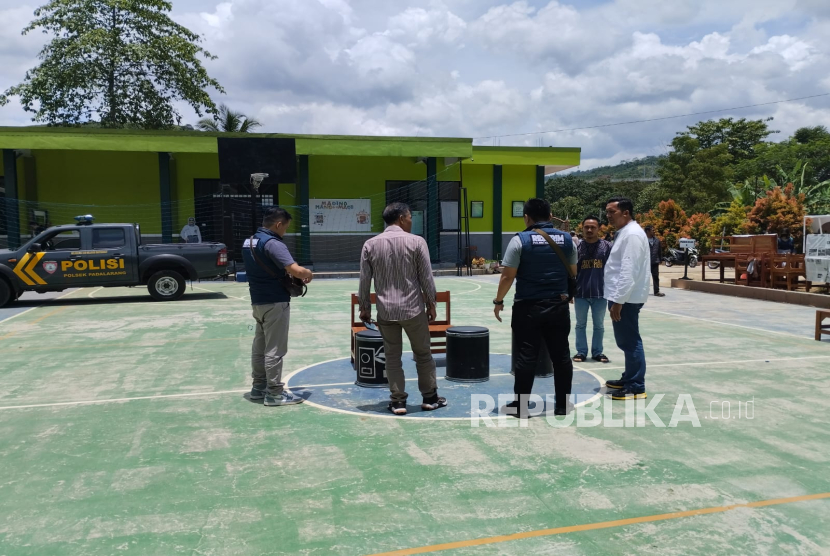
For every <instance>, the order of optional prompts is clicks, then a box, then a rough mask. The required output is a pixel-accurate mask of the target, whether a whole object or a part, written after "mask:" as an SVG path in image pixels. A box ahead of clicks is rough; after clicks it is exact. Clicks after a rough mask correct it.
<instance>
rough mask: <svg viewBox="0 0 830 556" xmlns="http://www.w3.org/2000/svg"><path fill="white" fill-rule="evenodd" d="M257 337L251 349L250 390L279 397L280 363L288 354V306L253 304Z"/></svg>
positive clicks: (280, 390)
mask: <svg viewBox="0 0 830 556" xmlns="http://www.w3.org/2000/svg"><path fill="white" fill-rule="evenodd" d="M252 308H253V313H254V320H255V321H256V334H255V335H254V345H253V348H252V350H251V369H252V370H251V377H252V378H253V387H254V388H257V389H259V390H267V391H268V393H269V394H272V395H275V396H276V395H279V394H282V390H283V387H284V386H285V385H284V384H283V382H282V360H283V358H284V357H285V354H286V353H287V352H288V321H289V318H290V317H291V304H290V303H271V304H269V305H252Z"/></svg>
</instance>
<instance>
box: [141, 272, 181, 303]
mask: <svg viewBox="0 0 830 556" xmlns="http://www.w3.org/2000/svg"><path fill="white" fill-rule="evenodd" d="M186 288H187V284H186V283H185V281H184V277H183V276H182V275H181V274H179V273H178V272H176V271H175V270H159V271H158V272H156V273H155V274H153V275H152V276H151V277H150V281H149V282H147V289H148V290H150V295H151V296H153V299H155V300H156V301H175V300H176V299H178V298H180V297H181V296H183V295H184V291H185V289H186Z"/></svg>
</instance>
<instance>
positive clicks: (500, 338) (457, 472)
mask: <svg viewBox="0 0 830 556" xmlns="http://www.w3.org/2000/svg"><path fill="white" fill-rule="evenodd" d="M496 278H497V277H480V278H473V279H470V278H464V279H457V278H440V279H437V280H436V282H437V284H438V287H439V289H449V290H450V291H452V294H453V297H452V301H453V322H454V323H457V324H483V325H485V326H488V327H489V328H490V331H491V351H492V352H501V353H509V340H510V335H509V324H508V322H509V316H510V311H509V310H507V311H505V314H506V316H507V317H508V318H507V319H505V320H506V322H505V323H504V324H499V323H497V322H496V321H495V320H494V319H493V318H492V304H491V302H490V300H491V299H492V298H493V296H494V292H495V282H496ZM356 287H357V283H356V281H352V280H343V281H317V282H313V283H312V284H311V287H310V293H309V296H308V297H307V298H305V299H301V300H299V301H297V302H296V303H294V304H293V305H292V312H293V314H292V323H293V325H292V328H291V345H290V352H289V356H288V358H287V362H286V369H285V371H286V373H291V372H293V371H295V370H298V369H301V368H303V367H305V366H308V365H311V364H314V363H318V362H321V361H326V360H331V359H336V358H343V357H348V349H349V339H348V330H347V327H348V320H349V305H348V303H349V301H348V294H349V293H350V292H352V291H355V290H356ZM197 288H199V289H194V290H193V292H192V293H191V292H188V295H187V296H186V297H185V298H184V299H183V300H181V301H179V302H174V303H154V302H151V301H150V298H149V296H148V295H147V293H146V289H143V288H142V289H139V288H135V289H126V288H125V289H118V290H94V289H80V290H76V291H73V292H70V293H69V294H68V295H66V296H65V297H63V298H62V299H58V300H52V301H46V302H45V303H43V304H41V305H38V304H37V303H31V302H26V303H28V305H27V306H26V308H27V309H31V310H30V311H27V312H23V313H20V312H18V313H16V314H15V315H9V313H8V312H7V313H6V316H11V317H12V318H6V320H3V321H0V461H2V464H3V472H2V475H0V554H4V555H17V554H116V553H122V552H124V553H138V554H348V555H351V554H374V553H381V552H386V551H393V550H398V549H416V548H419V547H429V546H432V545H437V544H442V543H453V542H457V543H458V544H457V545H453V546H451V547H437V548H447V550H445V551H442V552H439V553H442V554H452V555H467V554H539V555H542V554H554V553H555V554H660V555H663V554H726V553H729V554H827V553H828V551H830V529H828V523H830V498H826V496H828V495H827V493H830V474H828V473H827V469H828V462H830V432H828V428H827V416H826V413H827V409H828V405H829V404H828V402H827V399H828V396H830V383H828V380H827V376H828V369H830V345H829V344H830V342H827V341H825V342H821V343H819V342H815V341H814V340H812V328H813V323H814V311H813V310H812V309H810V308H806V307H797V306H788V305H776V304H770V303H766V302H761V301H752V300H745V299H732V298H727V297H722V296H713V295H707V294H700V293H695V292H685V291H677V290H670V289H667V290H666V294H667V296H666V297H665V298H653V297H652V298H650V300H649V303H648V304H647V305H646V311H644V313H643V315H642V319H641V326H642V331H643V335H644V338H645V345H646V351H647V355H648V361H649V372H648V375H647V388H648V391H649V394H650V399H654V397H655V395H657V394H664V395H665V398H664V399H663V400H662V401H661V403H660V404H659V405H658V406H657V408H656V410H655V413H656V414H657V415H658V416H659V417H660V419H662V421H663V422H664V423H665V424H668V423H669V422H670V420H671V418H672V415H673V411H674V408H675V401H676V400H677V399H678V396H679V395H680V394H689V395H690V396H691V399H692V401H693V403H694V406H695V409H696V413H697V415H698V416H699V419H700V424H701V426H700V427H699V428H696V427H693V426H692V423H689V422H680V423H678V424H677V426H676V427H675V428H668V427H666V428H660V427H657V426H655V425H654V424H653V423H652V421H651V420H646V426H645V427H641V428H611V427H608V426H602V425H601V426H596V427H579V428H578V427H576V426H575V425H571V426H569V427H566V428H558V427H554V426H551V425H550V424H549V423H548V422H547V421H546V420H545V419H544V418H535V419H531V420H530V423H529V427H527V428H524V429H519V428H487V427H478V428H473V427H471V425H470V423H469V421H463V420H462V421H443V420H432V421H429V422H427V421H423V420H403V419H394V418H377V417H370V416H359V415H351V414H343V413H338V412H332V411H328V410H325V409H320V408H318V407H313V406H311V405H301V406H296V407H284V408H266V407H263V406H261V405H257V404H254V403H250V402H248V401H246V400H245V399H244V398H243V397H242V394H243V392H244V391H245V389H246V388H247V387H248V386H249V378H248V374H249V360H248V353H249V349H250V341H251V336H252V331H251V330H250V324H251V319H250V311H249V307H248V300H247V289H246V288H245V287H244V286H243V285H237V284H233V283H221V282H215V283H212V282H205V283H201V284H197ZM0 318H4V317H3V315H0ZM572 346H573V344H572ZM605 346H606V347H605V352H606V354H608V356H609V357H610V358H611V360H612V363H611V364H610V365H601V364H599V363H594V362H591V363H584V364H581V365H579V366H580V367H581V368H583V369H588V370H590V371H593V372H594V373H596V374H598V375H600V376H601V377H603V378H617V377H618V376H619V374H620V372H621V371H620V366H621V362H622V359H621V352H620V351H619V350H618V349H617V348H616V347H615V346H614V344H613V335H612V333H611V326H610V321H608V320H606V342H605ZM353 378H354V376H353V375H349V376H345V377H344V381H349V380H352V379H353ZM439 386H440V384H439ZM410 392H411V393H413V395H412V397H411V400H412V401H413V403H417V402H418V400H419V396H418V394H417V391H416V390H415V387H414V383H412V387H411V388H410ZM505 393H507V392H505ZM541 393H543V394H544V393H545V392H541ZM550 393H552V392H550ZM747 401H754V411H753V415H752V418H751V419H750V418H748V417H749V415H748V414H747V413H746V407H747V406H746V405H742V407H743V408H744V413H743V414H742V415H741V416H740V418H738V417H737V416H736V413H737V412H738V410H739V408H740V407H741V406H740V405H739V403H740V404H744V403H745V402H747ZM722 402H730V405H729V406H725V405H724V404H723V403H722ZM602 403H603V405H606V404H609V405H610V409H611V414H612V415H613V417H614V418H618V419H620V418H622V417H623V416H624V415H625V414H626V408H625V407H624V406H623V405H622V404H621V403H620V402H613V404H611V402H610V401H609V400H607V399H605V401H603V402H602ZM724 407H729V408H730V411H731V414H725V413H724V411H725V410H724ZM684 413H688V411H685V410H684ZM725 415H726V416H731V417H732V418H731V419H726V418H723V417H724V416H725ZM511 424H513V423H512V422H511ZM606 424H607V423H606ZM810 495H819V496H818V497H816V496H814V497H812V498H810ZM821 495H825V497H824V498H822V497H821ZM782 499H783V500H782ZM767 501H771V502H767ZM767 503H769V504H770V505H765V504H767ZM747 504H748V505H749V507H737V508H734V509H728V510H727V509H726V508H725V507H728V506H733V505H747ZM712 508H714V510H710V509H712ZM698 510H704V511H703V512H699V511H698ZM724 510H726V511H724ZM677 512H680V513H679V514H678V513H677ZM683 512H685V513H683ZM706 512H711V513H706ZM663 514H672V515H669V516H668V517H666V516H663ZM653 516H662V517H660V518H655V517H653ZM638 518H639V519H638ZM618 520H628V521H622V522H619V521H618ZM607 522H615V523H607ZM596 524H600V525H596ZM563 528H564V529H563ZM538 531H541V533H534V532H538ZM515 534H519V535H517V537H512V538H504V537H500V536H502V535H515ZM537 534H538V535H539V536H534V535H537ZM493 537H495V538H493ZM476 539H486V542H487V544H481V545H478V546H476V545H473V544H472V543H471V541H475V540H476ZM433 548H435V547H433ZM430 550H431V549H430ZM401 553H410V554H411V553H417V552H416V551H405V552H401Z"/></svg>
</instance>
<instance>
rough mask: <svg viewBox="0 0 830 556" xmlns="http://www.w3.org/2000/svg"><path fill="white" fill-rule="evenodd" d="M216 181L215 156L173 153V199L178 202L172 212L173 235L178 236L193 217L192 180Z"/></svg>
mask: <svg viewBox="0 0 830 556" xmlns="http://www.w3.org/2000/svg"><path fill="white" fill-rule="evenodd" d="M195 179H205V180H211V179H214V180H218V179H219V158H218V157H217V156H216V155H215V154H200V153H173V180H174V181H173V184H174V187H173V198H174V199H176V200H177V201H178V202H177V203H176V204H177V209H176V210H174V211H173V234H178V233H179V232H180V231H181V229H182V228H183V227H184V225H185V224H187V219H188V218H190V217H191V216H194V215H195V213H196V207H195V205H194V203H193V198H194V192H193V180H195Z"/></svg>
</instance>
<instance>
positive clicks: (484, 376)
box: [447, 326, 490, 382]
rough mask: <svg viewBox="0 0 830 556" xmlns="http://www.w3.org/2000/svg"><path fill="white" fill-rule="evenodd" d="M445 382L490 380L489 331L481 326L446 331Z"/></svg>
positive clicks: (454, 328) (454, 327) (458, 327)
mask: <svg viewBox="0 0 830 556" xmlns="http://www.w3.org/2000/svg"><path fill="white" fill-rule="evenodd" d="M447 380H452V381H454V382H485V381H487V380H490V331H489V330H488V329H487V328H484V327H483V326H453V327H450V328H448V329H447Z"/></svg>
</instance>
